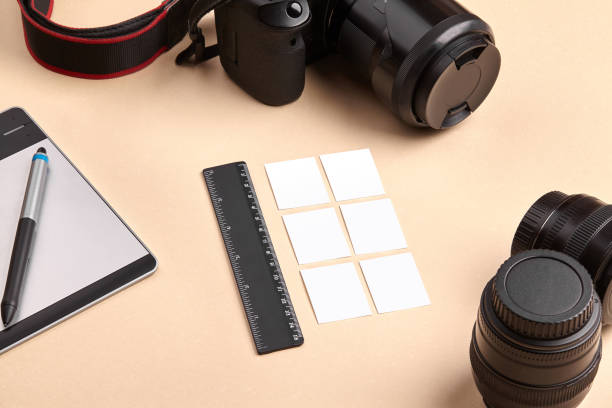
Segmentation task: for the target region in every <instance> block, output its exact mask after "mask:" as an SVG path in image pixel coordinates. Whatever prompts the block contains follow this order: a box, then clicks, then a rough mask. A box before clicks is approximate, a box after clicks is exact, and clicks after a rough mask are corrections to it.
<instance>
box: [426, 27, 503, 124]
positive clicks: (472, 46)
mask: <svg viewBox="0 0 612 408" xmlns="http://www.w3.org/2000/svg"><path fill="white" fill-rule="evenodd" d="M500 66H501V55H500V53H499V50H498V49H497V48H496V47H495V45H493V43H492V42H491V41H489V40H488V39H487V37H486V36H485V35H484V34H470V35H466V36H464V37H461V38H459V39H457V40H455V41H453V42H452V43H450V44H449V45H448V46H447V47H445V48H444V49H443V50H442V51H441V52H440V53H439V54H438V56H437V57H436V58H434V60H433V61H432V62H431V63H430V65H429V67H428V68H427V69H425V70H424V73H423V76H422V77H421V78H420V81H419V84H418V87H417V90H416V94H415V100H414V110H415V113H416V115H417V116H418V117H419V119H420V120H421V121H423V122H425V123H427V125H429V126H431V127H432V128H434V129H443V128H447V127H451V126H454V125H456V124H457V123H459V122H461V121H462V120H464V119H465V118H467V117H468V116H469V115H470V113H472V112H473V111H474V110H476V108H478V106H480V104H481V103H482V102H483V101H484V100H485V98H486V97H487V95H488V94H489V92H490V91H491V89H492V88H493V85H494V84H495V80H496V79H497V76H498V74H499V69H500Z"/></svg>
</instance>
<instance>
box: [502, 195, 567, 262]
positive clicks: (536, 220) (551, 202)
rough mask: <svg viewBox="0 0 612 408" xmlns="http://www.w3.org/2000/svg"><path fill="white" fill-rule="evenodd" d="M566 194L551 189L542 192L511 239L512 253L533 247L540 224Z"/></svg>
mask: <svg viewBox="0 0 612 408" xmlns="http://www.w3.org/2000/svg"><path fill="white" fill-rule="evenodd" d="M567 198H568V195H567V194H564V193H562V192H560V191H551V192H550V193H547V194H544V195H543V196H542V197H540V198H539V199H538V201H536V202H535V203H534V204H533V205H532V206H531V207H530V208H529V210H527V213H526V214H525V216H524V217H523V219H522V220H521V222H520V224H519V226H518V228H517V230H516V233H515V234H514V239H513V241H512V250H511V253H512V255H516V254H518V253H519V252H523V251H527V250H529V249H532V248H533V244H534V243H535V240H536V238H537V236H538V235H539V234H540V230H541V229H542V226H543V225H544V223H545V222H546V220H547V219H548V217H549V216H550V214H551V213H552V212H553V211H554V210H555V209H556V208H557V207H559V206H560V205H561V204H562V203H563V202H564V201H565V200H566V199H567Z"/></svg>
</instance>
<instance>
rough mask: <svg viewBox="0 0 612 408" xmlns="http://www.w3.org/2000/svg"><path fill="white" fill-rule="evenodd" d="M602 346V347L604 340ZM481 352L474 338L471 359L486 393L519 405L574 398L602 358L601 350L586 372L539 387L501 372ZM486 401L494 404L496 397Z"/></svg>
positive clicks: (545, 404)
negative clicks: (513, 379) (576, 378)
mask: <svg viewBox="0 0 612 408" xmlns="http://www.w3.org/2000/svg"><path fill="white" fill-rule="evenodd" d="M599 347H600V348H601V340H600V346H599ZM479 354H480V353H479V352H478V350H477V349H476V345H475V344H474V342H473V341H472V343H471V344H470V362H471V363H472V370H473V374H474V378H475V380H476V385H477V386H478V389H479V390H480V392H481V393H482V394H483V395H488V396H490V398H491V397H493V398H494V397H498V398H500V399H503V400H504V401H512V402H513V403H515V404H520V406H530V407H531V406H532V407H548V406H560V405H562V404H565V403H567V402H568V401H571V400H573V399H574V398H576V397H577V396H578V395H580V394H581V393H585V392H586V391H588V389H589V388H590V387H591V384H592V383H593V380H594V379H595V376H596V375H597V370H598V369H599V362H600V360H601V352H599V353H598V355H597V357H596V359H595V360H594V362H593V364H592V365H591V367H589V369H588V370H587V372H585V374H586V375H584V376H581V377H580V378H579V379H578V380H577V381H574V382H572V383H569V384H560V385H557V386H551V387H542V388H538V387H527V386H524V385H521V384H517V383H515V382H513V381H511V380H509V379H507V378H505V377H503V376H500V375H499V374H497V373H496V372H495V371H494V370H492V369H491V368H490V367H489V366H488V365H487V364H486V363H485V362H483V361H482V359H481V356H480V355H479ZM589 370H590V371H589ZM485 402H487V403H489V404H494V403H495V402H496V401H485Z"/></svg>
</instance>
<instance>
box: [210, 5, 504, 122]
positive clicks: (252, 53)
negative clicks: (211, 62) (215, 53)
mask: <svg viewBox="0 0 612 408" xmlns="http://www.w3.org/2000/svg"><path fill="white" fill-rule="evenodd" d="M215 22H216V29H217V41H218V45H219V57H220V60H221V63H222V65H223V68H224V69H225V71H226V72H227V74H228V75H229V76H230V78H232V80H234V82H236V83H237V84H238V85H240V86H241V87H242V88H243V89H244V90H245V91H246V92H247V93H249V94H250V95H251V96H253V97H254V98H255V99H257V100H259V101H261V102H263V103H265V104H267V105H273V106H279V105H284V104H287V103H290V102H293V101H295V100H296V99H298V98H299V96H300V95H301V93H302V91H303V89H304V80H305V69H306V65H307V64H308V63H310V62H313V61H315V60H317V59H319V58H320V57H323V56H325V55H327V54H328V53H329V52H332V51H337V52H339V53H340V54H343V55H344V56H345V57H347V58H348V60H349V61H350V63H351V64H350V65H351V66H352V67H354V68H355V69H356V70H357V71H358V72H359V73H361V74H362V76H363V77H364V78H365V79H366V80H368V81H369V82H370V84H371V86H372V88H373V90H374V92H375V93H376V95H377V96H378V97H379V98H380V99H381V100H382V101H383V103H385V105H387V106H388V107H389V109H390V110H391V111H392V112H393V113H395V115H396V116H398V117H399V118H400V119H402V120H403V121H405V122H407V123H409V124H412V125H417V126H429V127H432V128H435V129H442V128H447V127H451V126H454V125H456V124H457V123H459V122H461V121H463V120H464V119H465V118H467V117H468V116H469V115H470V114H471V113H472V112H473V111H474V110H475V109H476V108H477V107H478V106H479V105H480V104H481V103H482V102H483V101H484V99H485V98H486V96H487V95H488V93H489V91H490V90H491V88H492V87H493V84H494V83H495V80H496V79H497V75H498V73H499V68H500V64H501V58H500V54H499V51H498V50H497V48H496V47H495V45H494V38H493V33H492V31H491V29H490V27H489V26H488V25H487V24H486V23H485V22H484V21H482V20H481V19H480V18H478V17H477V16H475V15H474V14H471V13H469V12H468V11H467V10H466V9H464V8H463V7H462V6H461V5H460V4H458V3H457V2H455V1H454V0H310V1H309V0H231V1H229V2H227V3H225V4H223V5H222V6H220V7H217V8H216V9H215Z"/></svg>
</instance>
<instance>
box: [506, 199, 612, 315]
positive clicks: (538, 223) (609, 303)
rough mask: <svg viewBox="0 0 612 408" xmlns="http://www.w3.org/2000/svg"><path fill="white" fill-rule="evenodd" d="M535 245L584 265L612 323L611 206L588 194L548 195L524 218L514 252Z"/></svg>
mask: <svg viewBox="0 0 612 408" xmlns="http://www.w3.org/2000/svg"><path fill="white" fill-rule="evenodd" d="M536 248H539V249H551V250H555V251H561V252H564V253H566V254H568V255H570V256H572V257H573V258H575V259H577V260H578V261H579V262H580V263H581V264H582V265H584V266H585V268H586V269H587V270H588V271H589V274H590V275H591V278H592V279H593V282H594V284H595V290H596V291H597V294H598V295H599V297H600V298H601V300H602V306H603V322H604V324H610V323H612V285H611V284H610V283H611V282H612V205H607V204H606V203H604V202H602V201H601V200H599V199H597V198H595V197H591V196H588V195H586V194H574V195H567V194H564V193H561V192H559V191H552V192H550V193H548V194H545V195H544V196H542V197H541V198H540V199H538V200H537V201H536V202H535V203H534V204H533V205H532V206H531V208H529V210H528V211H527V213H526V214H525V216H524V217H523V219H522V220H521V223H520V224H519V226H518V229H517V230H516V233H515V234H514V239H513V242H512V250H511V252H512V254H517V253H519V252H521V251H525V250H528V249H536Z"/></svg>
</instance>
